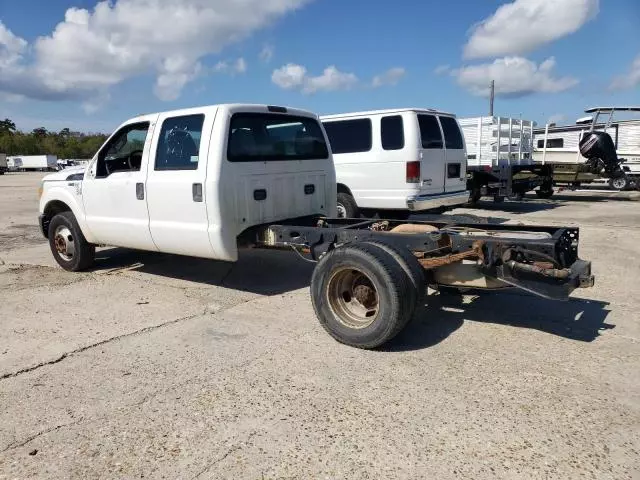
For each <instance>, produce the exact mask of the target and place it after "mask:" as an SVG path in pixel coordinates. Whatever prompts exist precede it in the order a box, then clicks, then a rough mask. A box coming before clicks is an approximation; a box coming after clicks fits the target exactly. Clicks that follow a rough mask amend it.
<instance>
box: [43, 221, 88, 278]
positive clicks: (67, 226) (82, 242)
mask: <svg viewBox="0 0 640 480" xmlns="http://www.w3.org/2000/svg"><path fill="white" fill-rule="evenodd" d="M49 248H51V253H53V258H55V260H56V262H58V265H60V266H61V267H62V268H64V269H65V270H68V271H70V272H77V271H80V270H86V269H87V268H89V267H90V266H91V265H92V264H93V261H94V258H95V254H96V248H95V246H94V245H91V244H90V243H89V242H87V239H86V238H84V235H83V234H82V230H80V226H79V225H78V222H77V220H76V217H75V216H74V215H73V213H71V212H62V213H58V214H57V215H55V216H54V217H53V218H52V219H51V222H50V223H49Z"/></svg>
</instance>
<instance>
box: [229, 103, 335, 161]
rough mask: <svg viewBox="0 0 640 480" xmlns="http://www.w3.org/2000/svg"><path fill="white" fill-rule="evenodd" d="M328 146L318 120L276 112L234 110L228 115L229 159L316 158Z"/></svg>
mask: <svg viewBox="0 0 640 480" xmlns="http://www.w3.org/2000/svg"><path fill="white" fill-rule="evenodd" d="M327 158H329V149H328V148H327V143H326V142H325V139H324V135H323V134H322V129H321V127H320V124H319V123H318V121H317V120H314V119H313V118H309V117H298V116H295V115H282V114H278V113H235V114H233V115H232V117H231V124H230V128H229V140H228V143H227V159H228V160H229V161H230V162H268V161H283V160H319V159H327Z"/></svg>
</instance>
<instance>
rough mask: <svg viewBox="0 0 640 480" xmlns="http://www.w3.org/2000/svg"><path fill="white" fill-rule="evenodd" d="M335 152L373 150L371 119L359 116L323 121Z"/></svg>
mask: <svg viewBox="0 0 640 480" xmlns="http://www.w3.org/2000/svg"><path fill="white" fill-rule="evenodd" d="M323 125H324V129H325V130H326V132H327V136H328V137H329V143H330V144H331V150H332V151H333V153H334V154H335V153H357V152H368V151H369V150H371V144H372V133H371V120H370V119H368V118H358V119H354V120H339V121H336V122H332V121H326V122H323Z"/></svg>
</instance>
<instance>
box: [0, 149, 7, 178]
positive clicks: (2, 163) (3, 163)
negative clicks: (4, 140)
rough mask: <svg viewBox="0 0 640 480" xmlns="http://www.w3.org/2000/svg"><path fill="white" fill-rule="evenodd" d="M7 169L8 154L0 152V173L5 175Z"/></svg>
mask: <svg viewBox="0 0 640 480" xmlns="http://www.w3.org/2000/svg"><path fill="white" fill-rule="evenodd" d="M7 170H8V165H7V156H6V155H5V154H4V153H0V175H4V172H6V171H7Z"/></svg>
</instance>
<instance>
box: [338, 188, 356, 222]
mask: <svg viewBox="0 0 640 480" xmlns="http://www.w3.org/2000/svg"><path fill="white" fill-rule="evenodd" d="M338 217H341V218H357V217H358V205H357V204H356V201H355V199H354V198H353V197H352V196H351V195H349V194H348V193H344V192H338Z"/></svg>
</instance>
